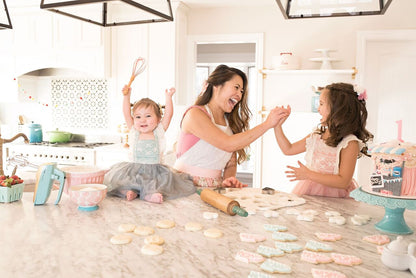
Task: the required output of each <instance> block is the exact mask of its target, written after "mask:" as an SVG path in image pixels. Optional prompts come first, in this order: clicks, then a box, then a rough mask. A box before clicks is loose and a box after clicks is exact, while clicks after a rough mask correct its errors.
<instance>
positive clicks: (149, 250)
mask: <svg viewBox="0 0 416 278" xmlns="http://www.w3.org/2000/svg"><path fill="white" fill-rule="evenodd" d="M140 251H141V252H142V254H144V255H149V256H156V255H160V254H162V252H163V247H162V246H160V245H155V244H145V245H143V247H142V249H141V250H140Z"/></svg>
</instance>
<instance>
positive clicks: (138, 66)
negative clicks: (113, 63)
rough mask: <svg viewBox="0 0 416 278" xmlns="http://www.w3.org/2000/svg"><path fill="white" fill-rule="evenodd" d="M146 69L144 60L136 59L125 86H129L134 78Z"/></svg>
mask: <svg viewBox="0 0 416 278" xmlns="http://www.w3.org/2000/svg"><path fill="white" fill-rule="evenodd" d="M145 69H146V60H145V59H144V58H142V57H139V58H137V59H136V60H135V61H134V64H133V71H132V73H131V77H130V81H129V83H128V84H127V87H130V86H131V83H133V81H134V79H135V78H136V76H138V75H139V74H140V73H142V72H143V71H144V70H145Z"/></svg>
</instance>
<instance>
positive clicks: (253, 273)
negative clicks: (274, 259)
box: [247, 270, 273, 278]
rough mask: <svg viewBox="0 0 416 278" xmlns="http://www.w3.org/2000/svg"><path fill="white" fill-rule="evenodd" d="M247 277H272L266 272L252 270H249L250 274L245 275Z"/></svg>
mask: <svg viewBox="0 0 416 278" xmlns="http://www.w3.org/2000/svg"><path fill="white" fill-rule="evenodd" d="M247 278H273V277H272V276H270V275H269V274H267V273H264V272H258V271H254V270H252V271H250V274H249V275H248V276H247Z"/></svg>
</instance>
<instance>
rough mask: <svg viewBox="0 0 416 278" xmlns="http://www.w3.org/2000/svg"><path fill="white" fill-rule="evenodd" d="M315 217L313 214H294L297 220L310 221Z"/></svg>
mask: <svg viewBox="0 0 416 278" xmlns="http://www.w3.org/2000/svg"><path fill="white" fill-rule="evenodd" d="M314 218H315V216H314V215H313V214H307V213H306V214H304V213H301V214H298V216H296V219H297V220H299V221H307V222H312V221H313V219H314Z"/></svg>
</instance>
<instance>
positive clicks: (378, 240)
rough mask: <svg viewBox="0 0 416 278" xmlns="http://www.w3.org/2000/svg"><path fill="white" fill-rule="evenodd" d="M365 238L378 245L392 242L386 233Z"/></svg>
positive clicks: (364, 238)
mask: <svg viewBox="0 0 416 278" xmlns="http://www.w3.org/2000/svg"><path fill="white" fill-rule="evenodd" d="M363 240H364V241H367V242H370V243H374V244H377V245H384V244H386V243H389V242H390V238H389V237H388V236H386V235H371V236H365V237H363Z"/></svg>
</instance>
